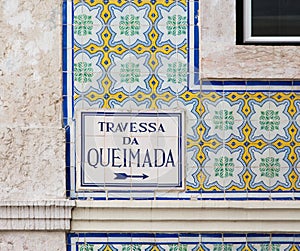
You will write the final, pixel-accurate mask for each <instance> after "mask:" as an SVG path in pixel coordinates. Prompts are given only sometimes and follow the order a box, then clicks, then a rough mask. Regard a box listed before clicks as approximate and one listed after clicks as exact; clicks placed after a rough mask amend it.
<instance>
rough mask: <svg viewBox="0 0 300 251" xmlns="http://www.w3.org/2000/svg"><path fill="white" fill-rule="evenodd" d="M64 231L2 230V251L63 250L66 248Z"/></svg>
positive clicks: (0, 234)
mask: <svg viewBox="0 0 300 251" xmlns="http://www.w3.org/2000/svg"><path fill="white" fill-rule="evenodd" d="M64 240H65V233H64V232H1V233H0V250H1V251H13V250H20V251H21V250H22V251H26V250H28V251H33V250H43V251H62V250H65V249H66V242H65V241H64Z"/></svg>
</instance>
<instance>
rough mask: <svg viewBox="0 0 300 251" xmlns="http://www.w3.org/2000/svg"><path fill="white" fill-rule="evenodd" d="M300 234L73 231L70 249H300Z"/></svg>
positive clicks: (138, 250) (202, 250)
mask: <svg viewBox="0 0 300 251" xmlns="http://www.w3.org/2000/svg"><path fill="white" fill-rule="evenodd" d="M299 238H300V236H299V235H291V234H289V235H280V234H275V235H269V234H260V235H258V234H163V233H162V234H101V233H98V234H89V233H86V234H83V233H82V234H70V235H69V236H68V251H73V250H80V251H94V250H98V251H102V250H105V251H107V250H109V251H116V250H122V251H130V250H134V251H188V250H189V251H206V250H214V251H233V250H251V251H252V250H255V251H256V250H261V251H268V250H272V251H280V250H287V251H292V250H299V249H300V246H299V244H300V239H299Z"/></svg>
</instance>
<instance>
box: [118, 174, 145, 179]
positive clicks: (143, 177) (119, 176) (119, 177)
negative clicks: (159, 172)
mask: <svg viewBox="0 0 300 251" xmlns="http://www.w3.org/2000/svg"><path fill="white" fill-rule="evenodd" d="M115 175H116V177H115V180H126V179H127V178H134V179H139V178H140V179H143V180H144V179H147V178H148V177H149V176H148V175H146V174H144V173H143V175H128V174H126V173H115Z"/></svg>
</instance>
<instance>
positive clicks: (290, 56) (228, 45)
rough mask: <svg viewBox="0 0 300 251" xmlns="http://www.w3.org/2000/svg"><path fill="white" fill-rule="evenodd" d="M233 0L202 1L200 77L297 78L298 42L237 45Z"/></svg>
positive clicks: (299, 53) (298, 66) (299, 52)
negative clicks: (287, 44)
mask: <svg viewBox="0 0 300 251" xmlns="http://www.w3.org/2000/svg"><path fill="white" fill-rule="evenodd" d="M235 2H236V0H202V1H201V11H200V19H201V35H202V41H201V55H202V68H201V71H202V77H203V78H206V79H218V78H221V79H224V78H229V79H235V78H236V79H243V78H247V79H251V78H252V79H259V78H268V79H270V78H273V79H295V78H300V70H299V69H300V60H298V59H299V56H300V50H299V46H256V45H236V42H235V40H236V14H235V12H236V10H235V8H236V6H235Z"/></svg>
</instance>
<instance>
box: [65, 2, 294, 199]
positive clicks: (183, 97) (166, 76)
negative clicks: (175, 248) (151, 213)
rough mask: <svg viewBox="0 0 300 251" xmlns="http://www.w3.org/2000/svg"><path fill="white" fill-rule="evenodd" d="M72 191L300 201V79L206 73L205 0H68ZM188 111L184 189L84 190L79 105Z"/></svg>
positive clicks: (108, 196)
mask: <svg viewBox="0 0 300 251" xmlns="http://www.w3.org/2000/svg"><path fill="white" fill-rule="evenodd" d="M63 8H64V14H63V16H64V24H63V36H64V37H63V61H64V64H63V71H64V73H63V79H64V89H63V94H64V124H65V127H66V135H67V167H68V175H67V176H68V177H67V183H68V189H67V190H68V191H67V192H68V196H70V197H71V198H79V199H85V198H97V199H124V198H127V199H129V198H133V199H134V198H138V199H141V198H142V199H143V198H144V199H243V200H247V199H257V198H260V199H278V198H280V199H298V198H299V192H300V163H299V155H300V135H299V134H300V131H299V130H300V115H299V114H300V93H299V91H300V82H299V81H264V80H261V81H253V80H243V81H228V80H224V81H223V80H222V81H221V80H219V81H203V80H201V81H200V77H199V76H200V75H199V74H200V67H199V65H200V58H201V55H200V54H199V51H200V44H201V41H200V39H199V36H200V35H199V22H198V10H199V2H198V1H186V0H180V1H175V0H173V1H172V0H132V1H124V0H110V1H105V0H85V1H78V0H75V1H64V4H63ZM87 109H93V110H96V109H114V110H126V111H138V110H153V111H156V110H157V111H159V110H170V111H171V112H172V111H174V110H175V111H176V110H184V111H185V112H186V159H187V162H186V164H185V184H186V185H185V189H184V191H177V192H174V191H155V190H154V191H148V192H139V191H110V190H105V189H102V188H99V190H97V191H95V190H93V191H89V190H85V191H83V190H80V191H78V190H77V188H76V170H77V169H78V167H77V166H76V157H75V156H76V151H75V145H76V138H75V124H76V119H75V112H76V111H80V110H87Z"/></svg>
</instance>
